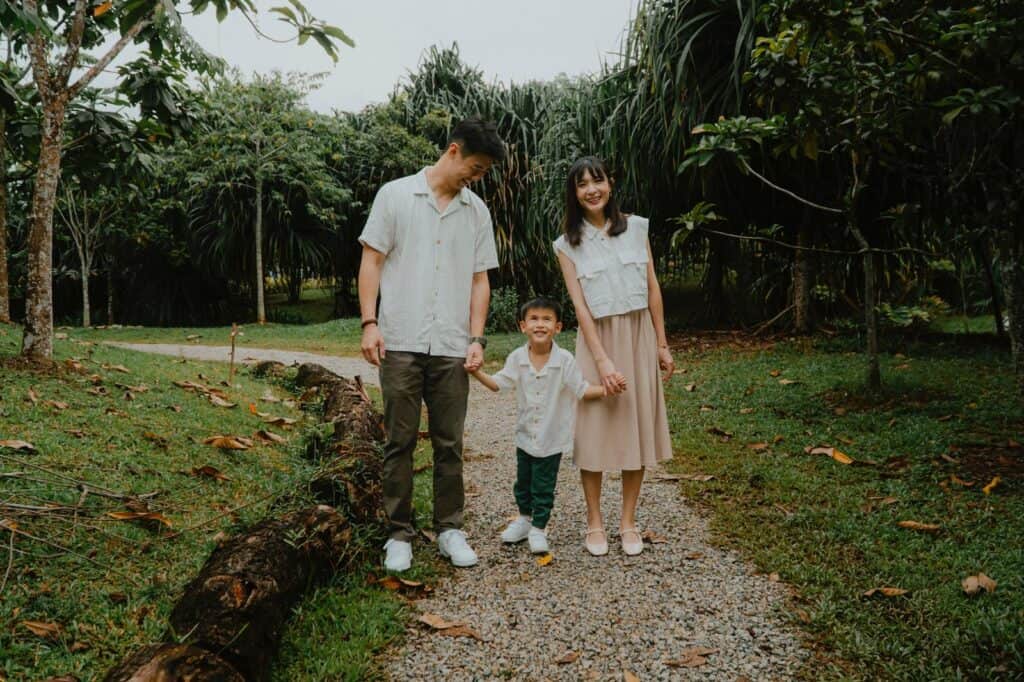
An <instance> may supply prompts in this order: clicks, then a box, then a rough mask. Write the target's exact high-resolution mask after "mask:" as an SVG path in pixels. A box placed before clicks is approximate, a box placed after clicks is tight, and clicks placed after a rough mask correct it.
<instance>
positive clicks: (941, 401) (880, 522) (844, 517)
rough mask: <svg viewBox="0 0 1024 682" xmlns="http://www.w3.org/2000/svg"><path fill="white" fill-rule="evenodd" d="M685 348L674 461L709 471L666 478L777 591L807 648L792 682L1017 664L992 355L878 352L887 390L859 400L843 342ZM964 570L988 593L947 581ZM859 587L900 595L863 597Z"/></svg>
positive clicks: (1015, 420) (1018, 475) (1015, 547)
mask: <svg viewBox="0 0 1024 682" xmlns="http://www.w3.org/2000/svg"><path fill="white" fill-rule="evenodd" d="M684 345H685V346H687V347H688V349H687V350H686V351H685V352H682V353H680V354H679V360H681V362H680V365H681V366H682V367H683V368H685V369H686V370H687V371H686V373H685V374H683V375H682V376H680V377H677V378H676V379H674V380H673V382H672V383H671V387H670V389H669V390H668V401H669V416H670V421H671V424H672V434H673V439H674V442H675V446H676V450H677V454H676V458H675V461H674V463H673V468H674V469H675V470H677V471H679V472H682V473H687V474H705V475H710V476H713V477H714V478H713V479H712V480H710V481H706V482H699V481H684V482H682V483H681V485H682V489H683V493H684V494H685V495H686V497H687V498H688V499H690V500H691V501H692V502H693V503H696V504H698V505H700V506H701V507H703V508H704V509H706V510H707V511H708V512H709V513H710V516H711V527H712V529H713V532H714V534H715V538H716V540H717V541H718V542H720V543H722V544H723V545H725V546H728V547H732V548H735V549H737V550H739V551H741V552H742V553H743V554H745V555H746V556H748V557H749V558H751V559H753V561H754V562H755V563H756V564H757V566H758V567H759V568H760V569H761V570H763V571H764V572H766V573H778V574H779V576H780V577H781V579H782V580H783V581H784V582H786V583H788V584H789V585H791V586H792V588H793V590H794V593H795V595H796V596H795V597H794V598H793V600H792V604H791V606H790V614H789V615H790V617H791V618H792V619H793V621H794V622H795V623H796V624H797V625H799V626H801V627H802V628H804V629H805V630H806V631H807V632H808V633H809V635H810V637H811V638H812V641H813V642H814V645H815V650H816V652H817V655H816V656H815V657H814V658H813V659H812V660H811V661H810V662H809V664H808V666H807V668H806V669H805V671H804V675H805V677H807V678H809V679H821V678H849V679H914V680H939V679H999V678H1003V679H1011V678H1014V676H1016V675H1019V674H1020V672H1021V671H1022V670H1024V589H1022V588H1024V576H1022V571H1024V477H1022V475H1024V450H1022V449H1021V448H1020V446H1019V445H1016V443H1018V442H1022V441H1024V405H1022V402H1021V400H1020V399H1019V398H1018V397H1017V396H1015V395H1014V394H1013V392H1012V384H1011V376H1012V368H1011V366H1010V363H1009V361H1008V354H1004V353H1002V352H993V351H986V350H977V351H966V352H965V351H959V350H956V349H955V348H954V347H953V346H952V345H950V346H947V347H936V346H930V347H920V348H918V347H911V348H909V349H907V350H906V351H905V355H903V356H899V355H890V356H886V357H885V358H884V361H883V380H884V382H885V386H886V387H885V391H884V392H883V393H882V394H881V395H878V396H869V395H865V394H864V393H863V392H862V390H861V382H862V377H863V374H864V362H863V360H862V357H861V356H860V355H859V354H856V353H853V352H850V351H849V350H848V349H847V347H846V345H847V344H846V343H845V342H844V341H840V342H838V343H837V342H818V343H811V342H792V343H779V344H778V345H768V344H762V345H760V346H751V345H746V344H726V345H724V346H721V347H709V348H700V347H697V346H696V344H689V343H685V342H684ZM784 379H786V380H792V381H794V382H796V383H783V382H782V380H784ZM691 384H693V390H692V391H690V390H688V388H689V385H691ZM812 446H833V447H835V448H838V449H839V450H840V451H841V452H842V453H844V454H846V455H848V456H849V457H850V458H852V459H853V460H855V463H854V464H852V465H844V464H841V463H839V462H838V461H836V460H834V459H832V458H831V457H829V456H827V455H809V454H805V448H807V447H812ZM997 475H998V476H1000V482H999V483H998V484H997V485H996V486H995V487H994V488H993V489H992V490H991V494H987V495H986V494H985V493H984V492H983V491H982V488H983V487H984V486H986V485H987V484H988V483H990V481H991V480H992V479H993V478H994V477H995V476H997ZM953 476H956V477H957V479H953V478H952V477H953ZM957 480H959V481H963V482H966V483H969V484H970V486H969V487H966V486H965V485H963V484H962V483H958V482H957ZM908 520H909V521H918V522H922V523H929V524H936V525H938V526H939V527H940V529H939V530H938V532H935V533H922V532H915V531H913V530H906V529H904V528H901V527H899V526H898V525H897V523H898V522H899V521H908ZM979 572H984V573H985V574H987V575H988V576H990V577H992V578H993V579H995V580H996V581H997V582H998V587H997V589H996V591H995V593H994V594H981V595H979V596H976V597H973V598H971V597H968V596H966V595H965V594H964V593H963V591H962V589H961V584H960V583H961V580H962V579H963V578H965V577H967V576H969V575H974V574H977V573H979ZM875 587H898V588H901V589H905V590H908V591H909V592H908V593H907V594H906V595H903V596H898V597H891V598H888V597H881V596H875V597H871V598H868V597H865V596H863V593H864V592H866V591H868V590H870V589H871V588H875Z"/></svg>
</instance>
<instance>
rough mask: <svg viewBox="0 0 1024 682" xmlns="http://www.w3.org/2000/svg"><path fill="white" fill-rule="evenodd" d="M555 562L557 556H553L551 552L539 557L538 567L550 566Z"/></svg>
mask: <svg viewBox="0 0 1024 682" xmlns="http://www.w3.org/2000/svg"><path fill="white" fill-rule="evenodd" d="M554 560H555V556H554V555H553V554H551V553H550V552H548V553H547V554H542V555H541V556H539V557H537V565H538V566H547V565H548V564H550V563H551V562H552V561H554Z"/></svg>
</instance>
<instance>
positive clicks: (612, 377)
mask: <svg viewBox="0 0 1024 682" xmlns="http://www.w3.org/2000/svg"><path fill="white" fill-rule="evenodd" d="M597 373H598V374H600V375H601V386H602V387H603V388H604V394H605V395H606V396H608V395H618V394H619V393H622V392H623V391H625V390H626V377H624V376H623V375H622V372H620V371H618V370H617V369H615V363H613V362H612V361H611V358H604V359H602V360H598V362H597Z"/></svg>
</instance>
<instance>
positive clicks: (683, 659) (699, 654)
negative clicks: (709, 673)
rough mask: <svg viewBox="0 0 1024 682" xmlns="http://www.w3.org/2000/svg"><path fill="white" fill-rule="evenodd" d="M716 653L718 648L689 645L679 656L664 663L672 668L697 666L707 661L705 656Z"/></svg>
mask: <svg viewBox="0 0 1024 682" xmlns="http://www.w3.org/2000/svg"><path fill="white" fill-rule="evenodd" d="M717 653H718V649H709V648H708V647H703V646H695V647H690V648H689V649H684V650H683V652H682V654H681V655H680V657H679V658H677V659H672V660H668V661H665V665H667V666H670V667H672V668H697V667H700V666H702V665H704V664H705V663H707V662H708V659H707V656H710V655H711V654H717Z"/></svg>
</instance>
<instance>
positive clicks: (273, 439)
mask: <svg viewBox="0 0 1024 682" xmlns="http://www.w3.org/2000/svg"><path fill="white" fill-rule="evenodd" d="M256 438H257V439H258V440H262V441H264V442H266V443H287V442H288V439H287V438H285V437H284V436H279V435H277V434H276V433H273V432H272V431H267V430H266V429H260V430H259V431H257V432H256Z"/></svg>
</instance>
